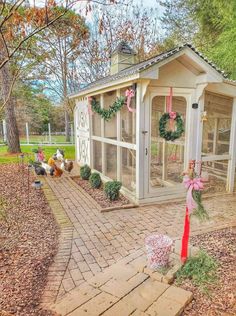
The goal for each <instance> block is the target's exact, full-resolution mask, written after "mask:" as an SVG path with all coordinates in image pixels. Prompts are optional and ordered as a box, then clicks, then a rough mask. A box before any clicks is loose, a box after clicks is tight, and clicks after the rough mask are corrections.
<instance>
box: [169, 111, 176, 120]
mask: <svg viewBox="0 0 236 316" xmlns="http://www.w3.org/2000/svg"><path fill="white" fill-rule="evenodd" d="M169 116H170V118H171V119H172V120H175V119H176V112H170V113H169Z"/></svg>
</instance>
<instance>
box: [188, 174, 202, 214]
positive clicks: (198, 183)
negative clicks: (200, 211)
mask: <svg viewBox="0 0 236 316" xmlns="http://www.w3.org/2000/svg"><path fill="white" fill-rule="evenodd" d="M183 184H184V186H185V188H186V189H188V191H187V197H186V202H187V207H188V210H189V213H191V212H192V210H193V209H195V208H196V206H197V205H196V202H195V201H194V199H193V190H195V191H201V190H203V183H202V179H201V178H194V179H191V178H189V176H184V179H183Z"/></svg>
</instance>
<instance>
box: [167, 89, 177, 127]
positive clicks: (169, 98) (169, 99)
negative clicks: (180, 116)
mask: <svg viewBox="0 0 236 316" xmlns="http://www.w3.org/2000/svg"><path fill="white" fill-rule="evenodd" d="M172 98H173V88H172V87H170V94H169V96H167V98H166V109H167V112H168V113H169V116H170V129H171V130H172V131H173V130H174V120H175V119H176V112H173V111H172Z"/></svg>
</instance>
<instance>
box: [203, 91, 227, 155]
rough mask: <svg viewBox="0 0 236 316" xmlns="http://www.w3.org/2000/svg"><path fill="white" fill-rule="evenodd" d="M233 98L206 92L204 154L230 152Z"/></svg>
mask: <svg viewBox="0 0 236 316" xmlns="http://www.w3.org/2000/svg"><path fill="white" fill-rule="evenodd" d="M232 103H233V100H232V99H231V98H228V97H225V96H221V95H216V94H213V93H209V92H206V94H205V107H204V111H206V114H207V116H206V121H204V123H203V143H202V152H203V154H205V155H207V154H212V155H224V154H228V153H229V142H230V128H231V116H232Z"/></svg>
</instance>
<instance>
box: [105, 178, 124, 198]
mask: <svg viewBox="0 0 236 316" xmlns="http://www.w3.org/2000/svg"><path fill="white" fill-rule="evenodd" d="M121 186H122V184H121V182H120V181H115V180H114V181H108V182H107V183H105V187H104V191H105V193H106V196H107V197H108V198H109V199H110V200H111V201H115V200H117V199H118V198H119V195H120V189H121Z"/></svg>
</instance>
